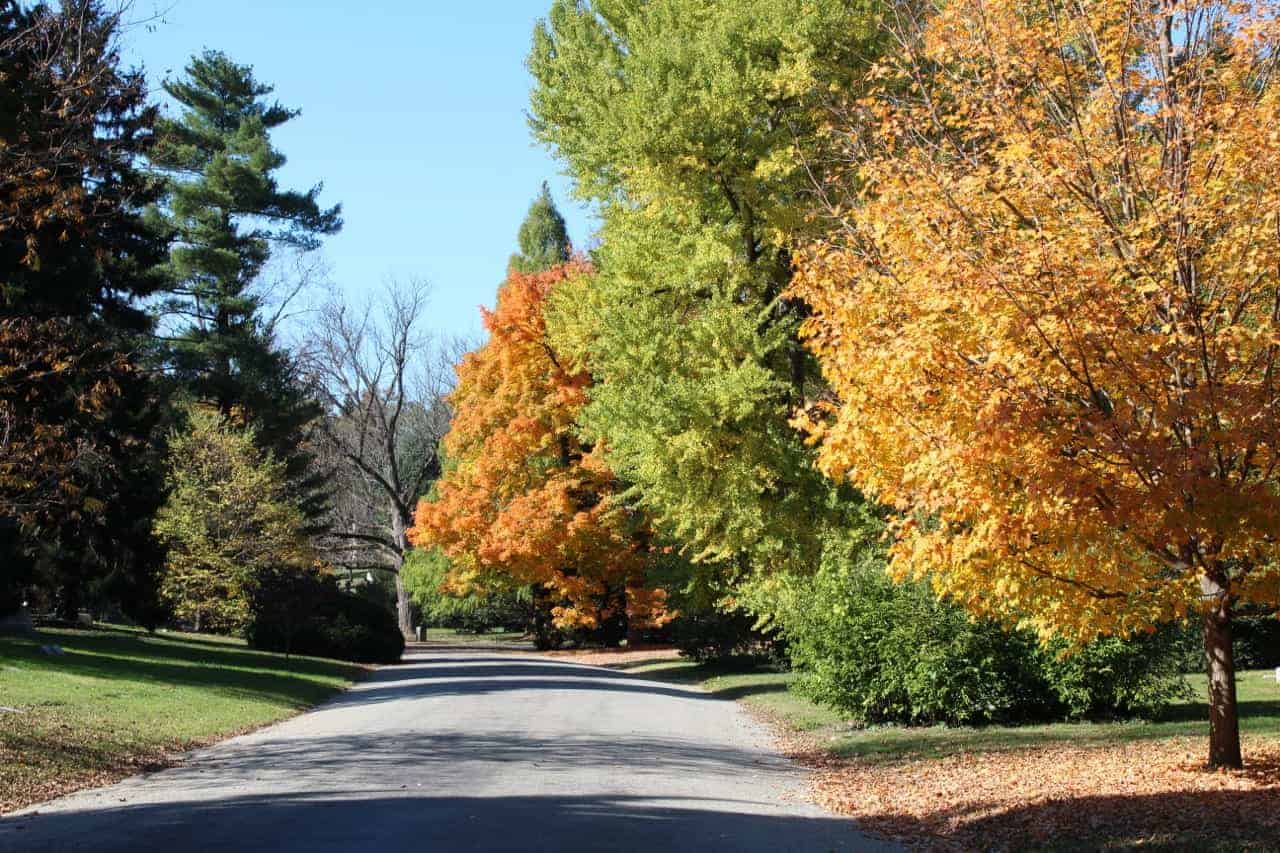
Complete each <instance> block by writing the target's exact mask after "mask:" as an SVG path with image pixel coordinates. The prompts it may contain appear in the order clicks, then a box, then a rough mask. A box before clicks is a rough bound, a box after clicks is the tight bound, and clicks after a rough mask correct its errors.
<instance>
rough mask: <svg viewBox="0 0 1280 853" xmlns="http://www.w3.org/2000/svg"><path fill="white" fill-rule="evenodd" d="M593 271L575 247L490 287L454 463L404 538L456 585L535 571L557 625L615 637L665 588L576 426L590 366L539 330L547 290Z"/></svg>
mask: <svg viewBox="0 0 1280 853" xmlns="http://www.w3.org/2000/svg"><path fill="white" fill-rule="evenodd" d="M590 274H591V271H590V267H589V266H588V265H587V264H585V263H584V262H582V261H574V262H571V263H569V264H563V265H561V266H558V267H554V268H552V269H550V270H547V271H545V272H541V273H534V274H527V275H526V274H523V273H519V272H516V271H515V270H512V271H511V273H510V274H509V276H508V278H507V280H506V282H505V283H504V284H503V285H502V287H501V288H500V289H499V290H498V299H497V305H496V307H495V308H494V310H493V311H485V312H484V323H485V328H486V329H487V330H488V332H489V340H488V342H487V343H486V344H485V345H484V346H482V347H480V348H479V349H477V350H475V351H474V352H471V353H468V354H467V355H466V356H465V357H464V358H463V360H462V363H461V364H460V365H459V366H458V385H457V387H456V389H455V390H454V391H453V393H452V394H451V395H450V397H449V402H450V405H451V406H452V408H453V412H454V414H453V420H452V422H451V424H450V429H449V434H448V436H447V437H446V439H445V443H444V446H445V449H446V452H447V453H448V455H449V458H450V460H452V465H451V467H450V469H449V470H447V471H446V472H445V473H444V474H443V475H442V477H441V478H440V480H439V481H438V482H437V483H436V495H435V498H434V499H433V500H424V501H422V502H421V503H419V505H418V510H417V514H416V516H415V523H414V526H413V529H412V530H411V531H410V532H409V539H410V541H411V542H413V543H414V544H415V545H417V546H420V547H437V548H439V549H440V550H441V551H443V553H444V555H445V556H446V557H448V559H449V560H450V563H451V569H450V575H449V585H450V587H451V588H452V589H453V590H454V591H455V592H457V593H459V594H466V593H468V592H470V591H471V590H472V589H475V588H479V589H486V588H488V587H490V586H493V585H496V586H498V588H502V587H503V586H506V587H508V588H509V587H511V586H519V585H523V584H532V585H535V587H536V589H537V590H539V591H541V592H542V593H543V594H548V593H549V594H551V595H552V596H553V597H554V599H555V602H556V606H554V607H553V608H552V610H551V615H552V617H553V619H554V621H555V624H556V626H557V627H558V628H561V629H567V630H574V629H577V630H584V631H602V632H603V634H604V635H605V638H606V639H607V640H611V641H613V642H616V641H618V640H620V639H622V637H623V636H624V635H625V634H626V632H627V629H628V628H634V627H640V626H642V625H644V624H647V623H649V622H651V621H661V620H662V619H663V618H664V615H663V611H662V600H663V597H664V596H663V594H662V593H661V591H658V590H653V589H650V588H649V586H648V584H647V583H646V577H645V575H646V571H645V570H646V563H647V557H648V543H649V541H650V539H651V534H650V533H649V531H648V530H647V529H646V526H645V525H644V524H643V519H642V517H640V516H638V515H637V514H636V513H633V512H631V511H630V510H629V509H628V508H627V507H626V505H625V504H624V503H623V502H622V501H621V500H619V499H618V497H619V490H618V484H617V482H616V480H615V478H614V476H613V474H612V472H611V471H610V470H609V469H608V467H607V466H606V465H605V464H604V462H603V461H602V454H601V452H600V448H598V447H592V446H590V445H587V444H584V443H583V442H582V441H581V440H580V439H579V438H578V435H577V430H576V424H575V418H576V416H577V414H578V412H579V411H581V408H582V405H583V403H584V402H585V399H586V395H585V392H586V389H587V387H588V385H589V384H590V376H589V375H587V374H586V373H584V372H581V371H574V370H570V369H566V367H565V366H564V365H563V363H562V362H561V361H560V359H559V357H558V355H557V353H556V352H555V350H554V349H553V348H552V347H551V346H550V344H549V342H548V340H547V336H546V324H545V320H544V317H543V313H542V309H543V306H544V305H545V303H546V299H547V296H548V294H549V293H551V292H552V291H553V290H554V289H555V288H556V287H559V286H561V285H562V284H564V283H566V282H569V281H572V280H574V279H576V278H578V277H581V276H588V275H590ZM494 576H497V577H496V583H495V579H494ZM535 606H536V602H535Z"/></svg>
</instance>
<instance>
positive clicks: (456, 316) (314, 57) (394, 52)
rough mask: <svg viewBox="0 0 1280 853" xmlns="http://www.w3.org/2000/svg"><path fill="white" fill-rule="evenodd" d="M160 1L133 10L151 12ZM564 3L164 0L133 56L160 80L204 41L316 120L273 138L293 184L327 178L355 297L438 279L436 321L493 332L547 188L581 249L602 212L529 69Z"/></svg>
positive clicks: (339, 261)
mask: <svg viewBox="0 0 1280 853" xmlns="http://www.w3.org/2000/svg"><path fill="white" fill-rule="evenodd" d="M151 2H152V0H143V1H142V2H139V4H138V5H137V6H135V16H139V15H143V14H145V13H147V12H149V11H150V7H149V4H150V3H151ZM549 6H550V0H491V2H470V3H466V2H464V3H443V2H438V0H366V2H363V3H359V2H357V3H351V2H336V0H310V2H301V0H256V2H251V1H250V0H160V8H162V9H163V10H164V11H163V18H162V20H160V21H157V22H155V23H153V24H151V25H148V26H145V27H143V26H136V27H133V28H132V29H131V30H130V31H129V32H128V34H127V36H126V39H125V46H126V50H127V57H128V58H129V59H130V60H131V61H132V62H133V63H135V64H136V63H141V64H143V65H144V66H145V67H146V69H147V72H148V76H149V77H150V78H151V79H152V81H153V83H155V84H157V85H158V83H159V81H160V80H162V79H163V78H164V77H165V76H166V75H172V74H178V73H180V72H181V70H182V68H183V66H184V65H185V62H186V59H187V58H188V57H189V56H191V54H192V53H194V52H196V51H199V50H202V49H204V48H206V47H208V48H216V49H219V50H222V51H224V52H226V53H227V54H228V55H229V56H231V57H232V58H233V59H234V60H236V61H237V62H240V63H244V64H249V65H252V66H253V67H254V71H255V73H256V75H257V77H258V79H259V80H262V81H264V82H268V83H271V84H273V85H274V86H275V87H276V91H275V97H276V98H278V99H279V100H280V101H281V102H282V103H283V104H285V105H287V106H292V107H298V108H301V109H302V111H303V112H302V116H301V117H299V118H297V119H295V120H294V121H292V122H290V123H289V124H288V125H285V126H284V127H282V128H280V129H279V130H278V131H277V132H276V134H275V137H274V139H275V142H276V145H277V147H278V148H280V150H282V151H283V152H284V153H285V154H286V155H287V156H288V158H289V163H288V165H287V166H286V167H285V168H284V169H283V170H282V171H281V182H282V184H283V185H285V186H288V187H292V188H297V189H302V188H307V187H310V186H311V185H312V184H313V183H315V182H317V181H324V185H325V189H324V194H323V196H322V199H323V200H324V201H325V202H326V203H328V204H332V203H334V202H338V201H340V202H342V205H343V216H344V219H345V221H346V225H345V227H344V228H343V231H342V233H341V234H339V235H337V236H336V237H332V238H330V239H329V240H328V241H327V244H326V246H325V248H324V250H323V252H324V254H325V257H326V258H327V260H328V262H329V266H330V268H331V271H332V275H333V278H334V279H335V281H336V282H337V284H338V285H339V286H340V287H341V288H342V289H343V290H344V291H345V292H346V293H347V294H349V295H350V296H351V297H352V298H353V299H359V298H360V297H361V295H362V294H363V293H365V292H368V291H370V290H375V289H377V288H378V287H379V286H380V285H381V283H382V282H383V281H384V280H385V279H387V278H388V277H407V276H420V277H425V278H426V279H427V280H429V281H430V282H431V283H432V286H433V293H434V296H433V306H432V317H431V318H430V320H431V324H432V325H433V326H434V327H435V328H437V329H439V330H440V331H442V332H449V333H457V334H464V335H473V334H476V333H478V332H479V330H480V320H479V312H478V311H477V306H479V305H481V304H485V305H491V304H492V303H493V297H494V293H495V291H496V289H497V285H498V284H499V282H500V281H501V280H502V278H503V276H504V275H505V273H506V262H507V258H508V256H509V255H510V254H511V252H512V251H514V249H515V235H516V231H517V229H518V228H519V225H520V221H521V219H523V218H524V214H525V212H526V211H527V209H528V206H529V203H530V201H532V199H533V197H534V195H535V194H536V193H537V191H538V187H539V185H540V184H541V182H542V181H543V180H544V179H545V180H549V181H550V182H551V186H552V190H553V192H554V194H555V197H556V201H557V203H558V204H559V206H560V208H561V211H562V212H563V213H564V215H565V218H566V219H567V220H568V222H569V231H570V234H571V236H572V238H573V240H574V242H575V243H577V244H583V243H585V242H586V241H587V239H588V238H589V237H590V234H591V231H592V228H593V226H592V224H591V219H590V215H589V212H588V211H587V210H586V209H585V208H582V207H580V206H578V205H577V204H576V203H574V202H573V201H571V200H570V199H569V198H568V182H567V181H566V180H565V179H564V178H562V177H561V176H560V169H559V166H558V165H557V164H556V163H555V161H553V160H552V158H551V157H550V155H549V154H547V153H546V152H545V151H544V150H543V149H542V148H541V147H539V146H535V145H534V143H533V141H532V140H531V138H530V135H529V131H528V127H527V125H526V120H525V109H526V107H527V103H528V92H529V86H530V79H529V75H528V72H527V71H526V70H525V67H524V58H525V56H526V54H527V53H528V48H529V41H530V34H531V32H532V29H533V24H534V22H535V21H536V20H537V19H538V18H539V17H540V16H542V15H544V14H545V13H546V11H547V9H548V8H549Z"/></svg>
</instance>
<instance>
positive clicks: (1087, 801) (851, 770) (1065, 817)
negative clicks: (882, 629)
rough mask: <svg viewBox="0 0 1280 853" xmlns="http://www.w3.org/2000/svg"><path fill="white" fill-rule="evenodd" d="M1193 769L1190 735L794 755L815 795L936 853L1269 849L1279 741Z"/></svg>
mask: <svg viewBox="0 0 1280 853" xmlns="http://www.w3.org/2000/svg"><path fill="white" fill-rule="evenodd" d="M1246 749H1247V750H1248V755H1249V767H1248V768H1247V769H1246V770H1244V771H1241V772H1211V771H1207V770H1205V769H1204V751H1205V744H1204V743H1203V742H1202V741H1201V740H1200V739H1190V738H1172V739H1169V740H1154V741H1136V742H1130V743H1119V744H1113V745H1109V746H1085V747H1074V746H1066V745H1058V746H1043V747H1037V748H1025V749H1016V750H1003V751H995V752H962V753H959V754H957V755H951V756H947V757H945V758H917V759H906V760H897V761H892V762H874V761H868V760H866V759H848V758H832V757H831V756H829V755H827V754H825V753H822V752H821V751H814V750H812V749H804V748H801V749H798V750H796V751H795V752H794V754H795V756H796V757H797V758H798V759H799V760H801V761H802V762H803V763H805V764H807V765H808V766H811V767H813V768H815V770H816V773H815V776H814V781H813V791H814V798H815V799H816V800H817V801H818V802H819V803H820V804H821V805H823V806H825V807H827V808H829V809H831V810H832V811H834V812H838V813H840V814H846V815H849V816H851V817H853V818H855V819H857V820H858V822H859V823H860V824H861V825H862V826H863V827H865V828H866V829H868V830H871V831H873V832H876V833H879V834H883V835H886V836H889V837H893V838H898V839H901V840H904V841H907V842H909V843H912V844H914V845H918V846H921V847H923V848H926V849H939V850H951V849H956V850H972V849H984V850H993V849H995V850H1000V849H1004V850H1026V849H1048V850H1097V849H1129V848H1139V847H1141V848H1143V849H1157V850H1163V849H1176V850H1275V849H1280V743H1277V742H1275V741H1270V740H1260V739H1251V740H1249V741H1247V742H1246Z"/></svg>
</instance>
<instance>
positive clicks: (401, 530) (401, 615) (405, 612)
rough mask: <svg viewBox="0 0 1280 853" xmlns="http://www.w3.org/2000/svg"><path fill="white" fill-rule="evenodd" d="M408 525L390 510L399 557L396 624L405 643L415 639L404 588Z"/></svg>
mask: <svg viewBox="0 0 1280 853" xmlns="http://www.w3.org/2000/svg"><path fill="white" fill-rule="evenodd" d="M408 529H409V523H408V522H406V521H405V520H404V518H403V517H401V515H400V512H399V508H398V507H392V508H391V535H392V537H393V538H394V539H395V543H396V548H398V549H399V552H400V554H399V557H398V558H397V559H396V622H397V623H399V625H400V633H401V634H403V635H404V640H405V642H406V643H408V642H412V641H414V640H416V639H417V637H416V636H414V633H413V613H412V611H410V609H409V593H408V591H407V590H406V589H405V588H404V577H403V573H404V555H405V554H407V553H409V536H408V533H407V531H408Z"/></svg>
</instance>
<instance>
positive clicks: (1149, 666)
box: [1038, 631, 1190, 719]
mask: <svg viewBox="0 0 1280 853" xmlns="http://www.w3.org/2000/svg"><path fill="white" fill-rule="evenodd" d="M1175 645H1176V643H1175V638H1174V636H1173V634H1172V633H1171V632H1168V631H1165V632H1161V633H1157V634H1155V635H1152V636H1150V637H1140V638H1137V639H1133V640H1119V639H1116V638H1114V637H1105V638H1103V639H1100V640H1095V641H1094V642H1092V643H1090V644H1089V645H1087V646H1085V647H1084V648H1083V649H1080V650H1079V651H1077V652H1075V653H1074V654H1069V655H1062V654H1061V652H1062V651H1063V649H1062V648H1061V647H1051V648H1050V649H1048V650H1044V649H1040V650H1038V655H1039V658H1040V660H1041V666H1042V669H1043V671H1044V673H1045V676H1046V678H1047V680H1048V682H1049V684H1050V686H1051V687H1052V689H1053V692H1054V696H1055V697H1056V698H1057V700H1058V703H1059V704H1060V705H1061V706H1062V710H1063V713H1064V715H1065V716H1067V717H1070V718H1072V719H1080V718H1088V719H1098V718H1104V717H1117V718H1131V717H1139V718H1143V719H1151V718H1152V717H1155V716H1158V715H1159V714H1160V712H1161V711H1163V710H1164V709H1165V708H1167V707H1168V706H1169V704H1170V703H1171V702H1173V701H1175V700H1177V699H1180V698H1184V697H1185V696H1186V695H1187V694H1188V693H1189V691H1190V688H1189V687H1188V685H1187V682H1186V680H1185V679H1183V678H1182V677H1181V672H1180V669H1181V668H1180V667H1179V666H1178V655H1177V651H1176V648H1175Z"/></svg>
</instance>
